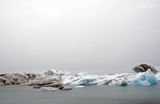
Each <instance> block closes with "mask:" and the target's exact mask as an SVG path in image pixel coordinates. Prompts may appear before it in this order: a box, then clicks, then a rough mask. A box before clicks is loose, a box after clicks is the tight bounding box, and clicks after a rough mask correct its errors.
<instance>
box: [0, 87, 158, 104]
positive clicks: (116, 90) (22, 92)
mask: <svg viewBox="0 0 160 104" xmlns="http://www.w3.org/2000/svg"><path fill="white" fill-rule="evenodd" d="M0 104H160V85H153V86H125V87H124V86H107V85H106V86H87V87H84V88H74V89H73V90H70V91H41V90H38V89H32V88H31V87H25V86H1V87H0Z"/></svg>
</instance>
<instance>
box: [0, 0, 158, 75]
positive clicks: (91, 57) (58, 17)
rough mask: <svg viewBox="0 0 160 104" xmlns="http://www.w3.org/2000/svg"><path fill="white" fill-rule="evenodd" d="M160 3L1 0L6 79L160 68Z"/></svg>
mask: <svg viewBox="0 0 160 104" xmlns="http://www.w3.org/2000/svg"><path fill="white" fill-rule="evenodd" d="M159 13H160V1H159V0H73V1H72V0H45V1H42V0H27V1H26V0H1V1H0V73H13V72H42V71H44V70H48V69H57V70H64V71H70V72H81V71H86V72H93V73H94V72H97V73H98V72H100V73H103V72H106V73H121V72H133V71H132V68H133V67H134V66H136V65H139V64H142V63H148V64H151V65H153V66H160V58H159V53H160V48H159V46H160V14H159Z"/></svg>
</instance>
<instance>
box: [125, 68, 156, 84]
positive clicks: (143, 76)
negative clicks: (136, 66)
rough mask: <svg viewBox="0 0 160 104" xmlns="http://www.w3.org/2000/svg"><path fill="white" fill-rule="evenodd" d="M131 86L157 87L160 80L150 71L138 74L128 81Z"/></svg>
mask: <svg viewBox="0 0 160 104" xmlns="http://www.w3.org/2000/svg"><path fill="white" fill-rule="evenodd" d="M128 83H129V84H130V85H135V86H140V85H155V84H157V83H158V80H157V79H156V77H155V74H153V72H152V71H151V70H150V69H149V70H148V71H146V72H142V73H138V74H136V75H135V76H133V78H130V79H129V80H128Z"/></svg>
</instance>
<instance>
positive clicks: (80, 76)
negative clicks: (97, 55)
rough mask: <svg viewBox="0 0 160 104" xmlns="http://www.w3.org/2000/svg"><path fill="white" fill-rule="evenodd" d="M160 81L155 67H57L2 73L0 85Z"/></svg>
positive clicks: (46, 86)
mask: <svg viewBox="0 0 160 104" xmlns="http://www.w3.org/2000/svg"><path fill="white" fill-rule="evenodd" d="M159 81H160V73H159V72H158V71H157V73H155V72H154V71H153V69H152V70H151V69H148V70H146V71H141V72H138V73H120V74H104V75H95V74H94V75H93V74H89V73H87V72H81V73H77V74H74V73H70V72H65V71H58V70H55V69H51V70H47V71H45V72H43V73H38V74H37V73H21V74H20V73H15V74H0V86H4V85H18V84H20V85H26V86H33V88H42V90H54V89H52V88H56V89H61V88H64V89H70V88H66V86H72V87H73V88H81V87H85V86H92V85H98V86H100V85H112V86H146V85H156V84H158V83H159Z"/></svg>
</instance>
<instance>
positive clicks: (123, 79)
mask: <svg viewBox="0 0 160 104" xmlns="http://www.w3.org/2000/svg"><path fill="white" fill-rule="evenodd" d="M159 80H160V73H157V74H154V73H153V72H152V71H151V70H148V71H146V72H140V73H137V74H133V73H121V74H111V75H110V74H106V75H92V74H88V73H86V72H82V73H78V74H71V73H69V74H63V75H62V76H61V81H62V83H63V84H65V85H74V86H90V85H119V86H127V85H130V86H142V85H155V84H157V83H158V81H159Z"/></svg>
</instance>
